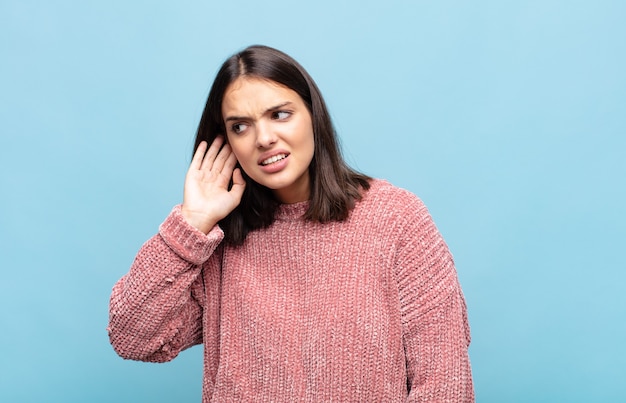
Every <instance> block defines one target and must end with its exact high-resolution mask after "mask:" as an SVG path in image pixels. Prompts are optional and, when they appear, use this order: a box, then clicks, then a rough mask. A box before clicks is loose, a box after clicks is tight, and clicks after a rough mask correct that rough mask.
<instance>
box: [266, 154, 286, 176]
mask: <svg viewBox="0 0 626 403" xmlns="http://www.w3.org/2000/svg"><path fill="white" fill-rule="evenodd" d="M288 163H289V154H287V153H277V154H274V155H272V156H270V157H267V158H264V159H263V160H261V162H260V163H259V167H260V168H261V170H262V171H263V172H265V173H269V174H271V173H275V172H279V171H282V170H283V169H284V168H285V167H286V166H287V164H288Z"/></svg>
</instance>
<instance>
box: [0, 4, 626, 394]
mask: <svg viewBox="0 0 626 403" xmlns="http://www.w3.org/2000/svg"><path fill="white" fill-rule="evenodd" d="M625 20H626V2H623V1H601V0H595V1H591V0H589V1H575V0H570V1H565V0H563V1H553V0H541V1H521V2H508V1H501V0H498V1H496V0H494V1H474V2H469V1H426V0H421V1H417V0H416V1H390V0H385V1H380V0H378V1H363V0H361V1H352V2H348V1H341V0H333V1H316V2H310V3H308V2H306V3H305V2H286V3H285V2H253V1H232V0H229V1H220V2H210V1H179V2H164V1H134V2H129V1H120V0H115V1H112V0H107V1H40V2H37V1H28V0H24V1H7V0H2V1H0V52H1V53H0V57H1V62H0V124H1V125H0V131H1V136H0V164H1V169H0V189H1V192H2V197H0V248H1V250H0V268H1V282H0V287H1V290H2V292H1V293H0V324H1V328H0V346H1V348H2V354H1V358H0V400H1V401H3V402H43V401H46V402H86V401H90V402H140V401H153V402H169V401H190V402H193V401H195V402H199V401H200V388H201V377H202V370H201V368H202V362H201V355H202V350H201V348H200V347H194V348H192V349H190V350H188V351H186V352H183V353H182V354H181V356H180V357H178V358H177V359H176V360H174V361H173V362H171V363H167V364H160V365H156V364H146V363H136V362H131V361H124V360H122V359H121V358H119V357H117V356H116V355H115V353H114V352H113V350H112V348H111V347H110V345H109V343H108V338H107V334H106V330H105V329H106V326H107V319H108V318H107V311H108V306H107V305H108V298H109V293H110V290H111V286H112V285H113V283H114V282H115V281H116V280H117V279H118V278H119V277H120V276H122V275H123V274H124V273H125V272H126V271H127V270H128V267H129V266H130V264H131V262H132V260H133V257H134V255H135V253H136V251H137V250H138V248H139V247H140V245H141V244H142V243H143V242H144V241H145V240H146V239H147V238H148V237H150V236H151V235H152V234H154V233H155V232H156V230H157V227H158V225H159V224H160V222H161V221H162V220H163V218H164V217H165V216H166V214H167V213H168V212H169V210H170V208H171V207H172V206H173V205H174V204H176V203H179V202H180V201H181V198H182V184H183V178H184V174H185V171H186V168H187V164H188V161H189V159H190V153H191V148H192V144H193V137H194V132H195V129H196V126H197V123H198V120H199V117H200V114H201V111H202V108H203V106H204V102H205V99H206V95H207V93H208V90H209V87H210V85H211V82H212V79H213V77H214V74H215V73H216V70H217V68H218V67H219V65H220V64H221V62H222V61H223V60H224V59H225V58H226V57H228V56H229V55H230V54H232V53H233V52H235V51H237V50H239V49H241V48H243V47H245V46H247V45H249V44H253V43H262V44H266V45H270V46H274V47H277V48H279V49H282V50H284V51H286V52H287V53H289V54H291V55H292V56H294V57H295V58H296V59H297V60H299V61H300V62H301V63H302V64H303V65H304V66H305V67H306V68H307V69H308V70H309V72H310V73H311V74H312V76H313V77H314V78H315V79H316V81H317V82H318V84H319V86H320V88H321V90H322V92H323V93H324V95H325V97H326V100H327V102H328V104H329V107H330V110H331V112H332V115H333V117H334V119H335V123H336V127H337V129H338V131H339V133H340V136H341V138H342V143H343V147H344V151H345V156H346V159H347V160H348V161H349V162H350V163H351V164H352V165H353V166H355V167H356V168H358V169H360V170H362V171H364V172H366V173H368V174H370V175H373V176H376V177H383V178H386V179H388V180H390V181H391V182H392V183H394V184H396V185H399V186H402V187H405V188H407V189H409V190H411V191H413V192H414V193H416V194H418V195H419V196H420V197H421V198H422V199H423V200H424V201H425V202H426V204H427V205H428V206H429V208H430V210H431V213H432V214H433V216H434V218H435V221H436V222H437V223H438V226H439V228H440V230H441V232H442V233H443V235H444V237H445V238H446V240H447V242H448V244H449V245H450V247H451V249H452V251H453V254H454V256H455V259H456V263H457V269H458V272H459V277H460V279H461V282H462V285H463V288H464V292H465V295H466V298H467V302H468V305H469V315H470V321H471V326H472V335H473V342H472V346H471V349H470V354H471V360H472V365H473V373H474V378H475V390H476V396H477V401H478V402H556V401H560V402H591V401H594V402H617V401H624V399H626V382H625V381H624V378H625V377H626V347H625V344H624V341H625V340H626V293H625V292H624V286H625V285H626V271H625V269H626V258H625V257H624V251H625V241H626V214H625V213H626V209H625V207H624V205H625V200H624V199H625V196H626V187H625V179H624V178H625V177H626V163H625V162H624V159H625V158H624V157H625V155H626V74H625V72H626V24H625V23H624V21H625Z"/></svg>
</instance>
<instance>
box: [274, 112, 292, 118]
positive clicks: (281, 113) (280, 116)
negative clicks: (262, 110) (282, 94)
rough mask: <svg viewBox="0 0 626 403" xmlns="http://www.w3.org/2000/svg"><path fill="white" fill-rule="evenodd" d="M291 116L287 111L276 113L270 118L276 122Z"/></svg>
mask: <svg viewBox="0 0 626 403" xmlns="http://www.w3.org/2000/svg"><path fill="white" fill-rule="evenodd" d="M289 116H291V112H287V111H276V112H274V113H273V114H272V118H273V119H276V120H284V119H287V118H288V117H289Z"/></svg>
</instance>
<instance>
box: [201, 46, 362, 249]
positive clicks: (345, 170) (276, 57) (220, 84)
mask: <svg viewBox="0 0 626 403" xmlns="http://www.w3.org/2000/svg"><path fill="white" fill-rule="evenodd" d="M241 76H250V77H258V78H262V79H266V80H270V81H273V82H275V83H278V84H280V85H283V86H285V87H287V88H290V89H291V90H293V91H295V92H296V93H297V94H298V95H299V96H300V98H302V100H303V101H304V104H305V105H306V106H307V108H308V110H309V113H310V114H311V121H312V124H313V135H314V142H315V150H314V153H313V159H312V161H311V164H310V166H309V177H310V184H311V193H310V194H311V199H310V203H309V207H308V210H307V212H306V213H305V216H304V217H305V219H307V220H311V221H317V222H328V221H342V220H345V219H346V218H347V217H348V215H349V214H350V210H352V208H353V207H354V204H355V202H356V201H357V200H360V199H361V192H362V190H363V189H369V186H370V185H369V180H370V178H369V177H368V176H366V175H363V174H361V173H359V172H356V171H354V170H353V169H351V168H350V167H349V166H348V165H347V164H346V163H345V162H344V160H343V158H342V156H341V152H340V150H339V145H338V140H337V135H336V132H335V129H334V127H333V124H332V121H331V119H330V115H329V113H328V110H327V108H326V104H325V102H324V99H323V98H322V94H321V93H320V90H319V89H318V88H317V85H316V84H315V82H314V81H313V79H312V78H311V76H309V74H308V73H307V72H306V70H304V68H303V67H302V66H300V64H299V63H298V62H296V61H295V60H294V59H293V58H291V57H290V56H288V55H286V54H285V53H283V52H280V51H278V50H276V49H273V48H270V47H267V46H260V45H255V46H250V47H248V48H246V49H244V50H243V51H241V52H239V53H237V54H235V55H233V56H231V57H230V58H229V59H227V60H226V61H225V62H224V64H223V65H222V67H221V68H220V70H219V71H218V73H217V75H216V77H215V81H214V82H213V86H212V87H211V91H210V92H209V97H208V99H207V102H206V106H205V108H204V111H203V112H202V118H201V119H200V125H199V126H198V132H197V134H196V141H195V145H194V151H195V149H197V148H198V145H199V144H200V142H201V141H206V142H207V143H208V144H211V143H212V142H213V140H214V139H215V137H216V136H217V135H218V134H223V135H224V136H225V135H226V130H225V127H224V120H223V117H222V100H223V98H224V93H225V92H226V89H227V88H228V86H229V85H230V84H231V83H232V82H233V81H235V80H236V79H237V78H238V77H241ZM242 173H243V177H244V179H245V181H246V189H245V191H244V194H243V197H242V199H241V203H240V204H239V206H237V207H236V208H235V210H233V211H232V212H231V213H230V214H229V215H228V216H227V217H226V218H224V219H223V220H222V221H220V223H219V224H220V227H221V228H222V230H223V231H224V234H225V241H226V242H227V243H229V244H232V245H241V244H242V243H243V242H244V240H245V238H246V236H247V235H248V233H249V232H250V231H253V230H255V229H259V228H263V227H267V226H269V225H271V224H272V222H273V221H274V214H275V212H276V208H277V207H278V206H279V204H280V203H279V202H278V201H277V200H276V199H275V198H274V195H273V193H272V191H271V190H270V189H269V188H267V187H265V186H262V185H260V184H258V183H256V182H255V181H253V180H252V179H250V177H249V176H248V175H246V173H245V172H242Z"/></svg>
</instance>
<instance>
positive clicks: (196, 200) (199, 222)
mask: <svg viewBox="0 0 626 403" xmlns="http://www.w3.org/2000/svg"><path fill="white" fill-rule="evenodd" d="M222 144H224V138H223V137H222V136H217V137H216V138H215V140H214V141H213V143H212V144H211V147H209V148H208V150H207V143H206V142H205V141H203V142H201V143H200V145H198V148H197V150H196V152H195V154H194V155H193V159H192V161H191V165H190V166H189V170H188V171H187V176H186V177H185V191H184V195H183V205H182V208H181V213H182V215H183V217H184V218H185V220H187V222H188V223H189V224H191V225H193V226H194V227H196V228H197V229H198V230H200V231H202V232H204V233H205V234H208V233H209V231H211V228H213V227H214V226H215V224H217V222H218V221H219V220H221V219H222V218H224V217H226V216H227V215H228V214H229V213H230V212H231V211H233V210H234V209H235V207H237V206H238V205H239V202H240V201H241V196H242V195H243V190H244V188H245V187H246V182H245V181H244V179H243V175H242V174H241V170H240V169H239V168H235V165H236V164H237V158H236V157H235V154H234V153H233V151H232V149H231V148H230V146H229V145H228V144H224V146H223V147H222ZM231 178H232V180H233V186H232V188H231V189H230V190H228V185H229V183H230V179H231Z"/></svg>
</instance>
